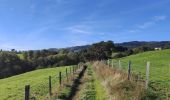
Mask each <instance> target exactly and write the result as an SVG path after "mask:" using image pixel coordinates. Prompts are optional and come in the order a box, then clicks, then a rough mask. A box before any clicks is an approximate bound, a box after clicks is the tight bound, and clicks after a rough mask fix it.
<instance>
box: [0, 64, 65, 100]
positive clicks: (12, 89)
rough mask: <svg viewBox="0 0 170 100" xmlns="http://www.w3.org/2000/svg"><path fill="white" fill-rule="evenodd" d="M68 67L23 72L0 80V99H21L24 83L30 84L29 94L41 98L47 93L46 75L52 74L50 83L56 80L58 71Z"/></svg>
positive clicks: (54, 82) (63, 70)
mask: <svg viewBox="0 0 170 100" xmlns="http://www.w3.org/2000/svg"><path fill="white" fill-rule="evenodd" d="M66 68H68V67H57V68H48V69H39V70H36V71H32V72H27V73H25V74H21V75H17V76H13V77H10V78H6V79H1V80H0V100H23V98H24V88H25V85H28V84H29V85H30V88H31V95H34V96H36V97H37V98H36V99H38V100H39V99H42V98H44V97H46V96H47V95H48V77H49V76H52V85H53V86H54V84H56V82H57V81H58V79H57V75H58V73H59V72H60V71H61V72H65V69H66Z"/></svg>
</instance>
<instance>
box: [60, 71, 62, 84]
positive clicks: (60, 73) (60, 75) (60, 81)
mask: <svg viewBox="0 0 170 100" xmlns="http://www.w3.org/2000/svg"><path fill="white" fill-rule="evenodd" d="M61 78H62V77H61V72H60V73H59V83H60V86H61Z"/></svg>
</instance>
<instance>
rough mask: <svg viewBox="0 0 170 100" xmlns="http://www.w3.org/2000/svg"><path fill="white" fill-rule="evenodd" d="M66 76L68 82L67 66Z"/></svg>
mask: <svg viewBox="0 0 170 100" xmlns="http://www.w3.org/2000/svg"><path fill="white" fill-rule="evenodd" d="M66 77H67V82H68V72H67V68H66Z"/></svg>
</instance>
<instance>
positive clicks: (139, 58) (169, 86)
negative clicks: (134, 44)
mask: <svg viewBox="0 0 170 100" xmlns="http://www.w3.org/2000/svg"><path fill="white" fill-rule="evenodd" d="M129 60H130V61H131V62H132V72H133V73H135V74H140V75H141V78H143V79H145V73H146V63H147V61H149V62H150V77H149V78H150V85H156V86H155V88H157V89H158V90H159V91H161V90H163V91H165V92H166V93H167V91H168V92H170V50H169V49H167V50H162V51H150V52H144V53H140V54H136V55H132V56H128V57H124V58H122V59H120V61H121V68H123V69H125V70H126V71H127V68H128V61H129ZM116 63H117V64H118V61H116Z"/></svg>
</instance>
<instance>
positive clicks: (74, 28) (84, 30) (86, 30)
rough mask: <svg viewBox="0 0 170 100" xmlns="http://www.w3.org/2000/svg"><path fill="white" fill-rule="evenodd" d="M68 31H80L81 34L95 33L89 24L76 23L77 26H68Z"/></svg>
mask: <svg viewBox="0 0 170 100" xmlns="http://www.w3.org/2000/svg"><path fill="white" fill-rule="evenodd" d="M66 30H67V31H69V32H71V33H75V34H76V33H79V34H89V35H90V34H93V32H91V31H90V29H89V27H88V26H85V25H75V26H71V27H68V28H66Z"/></svg>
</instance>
